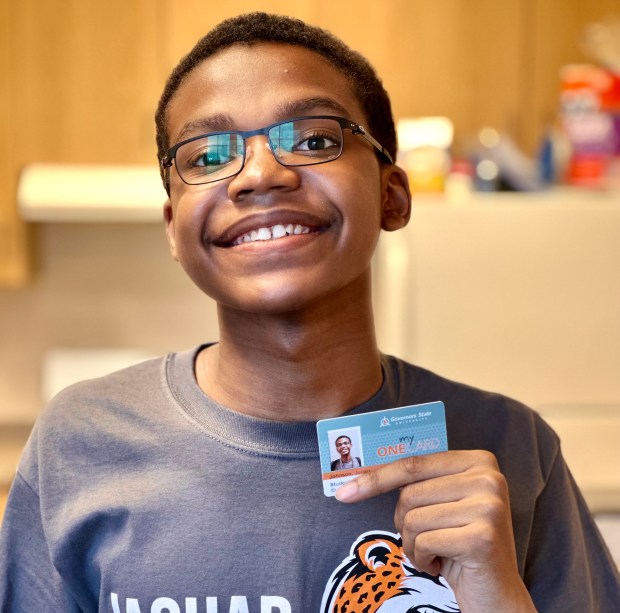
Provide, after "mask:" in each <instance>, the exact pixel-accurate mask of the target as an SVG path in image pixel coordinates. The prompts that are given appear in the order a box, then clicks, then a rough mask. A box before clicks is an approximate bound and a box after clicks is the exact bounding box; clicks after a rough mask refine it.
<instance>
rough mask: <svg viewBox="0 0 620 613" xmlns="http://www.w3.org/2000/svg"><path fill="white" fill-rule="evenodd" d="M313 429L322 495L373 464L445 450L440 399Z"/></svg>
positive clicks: (342, 419)
mask: <svg viewBox="0 0 620 613" xmlns="http://www.w3.org/2000/svg"><path fill="white" fill-rule="evenodd" d="M316 429H317V434H318V437H319V453H320V455H321V473H322V474H323V493H324V494H325V495H326V496H334V495H335V493H336V490H337V489H338V488H339V487H340V486H341V485H343V484H344V483H346V482H347V481H350V480H351V479H355V477H357V476H358V475H361V474H362V473H364V472H366V471H368V470H371V469H372V467H373V466H375V465H377V464H387V463H389V462H393V461H394V460H398V459H399V458H403V457H406V456H411V455H425V454H428V453H436V452H438V451H447V449H448V436H447V433H446V414H445V409H444V404H443V402H439V401H438V402H429V403H426V404H416V405H412V406H408V407H400V408H398V409H387V410H385V411H376V412H374V413H364V414H363V415H345V416H344V417H334V418H332V419H322V420H320V421H318V422H317V424H316Z"/></svg>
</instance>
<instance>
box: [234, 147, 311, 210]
mask: <svg viewBox="0 0 620 613" xmlns="http://www.w3.org/2000/svg"><path fill="white" fill-rule="evenodd" d="M245 148H246V151H245V164H244V165H243V168H242V169H241V172H240V173H239V174H237V175H235V176H234V177H233V178H232V180H231V182H230V183H229V185H228V195H229V197H230V198H231V200H241V199H243V198H247V197H248V196H249V195H252V194H253V195H264V194H269V193H273V192H274V191H290V190H293V189H296V188H297V187H298V186H299V180H300V178H299V173H298V172H297V170H296V169H295V168H293V167H291V166H283V165H282V164H280V163H279V162H278V161H277V160H276V158H275V155H274V152H273V151H272V150H271V147H270V145H269V141H268V139H267V137H266V136H263V135H256V136H252V137H250V138H248V139H247V140H246V143H245Z"/></svg>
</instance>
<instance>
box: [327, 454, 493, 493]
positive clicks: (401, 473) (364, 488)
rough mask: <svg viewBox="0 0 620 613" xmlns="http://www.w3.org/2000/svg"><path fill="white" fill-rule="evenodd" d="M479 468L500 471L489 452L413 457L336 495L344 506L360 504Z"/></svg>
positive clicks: (368, 475)
mask: <svg viewBox="0 0 620 613" xmlns="http://www.w3.org/2000/svg"><path fill="white" fill-rule="evenodd" d="M478 465H485V466H489V467H495V469H497V461H496V460H495V456H493V454H491V453H489V452H487V451H443V452H440V453H434V454H429V455H423V456H409V457H407V458H402V459H400V460H396V461H395V462H392V463H390V464H383V465H381V466H378V467H377V468H376V469H375V470H373V471H370V472H367V473H364V474H362V475H360V476H359V477H358V478H357V479H354V480H352V481H349V482H348V483H346V484H345V485H343V486H341V487H340V488H339V489H338V490H337V491H336V498H337V499H338V500H340V501H341V502H358V501H360V500H365V499H367V498H372V497H373V496H377V495H379V494H384V493H385V492H389V491H391V490H395V489H398V488H400V487H404V486H405V485H409V484H411V483H418V482H420V481H424V480H427V479H432V478H435V477H441V476H444V475H448V474H455V473H461V472H465V471H466V470H468V469H471V468H472V467H474V466H478Z"/></svg>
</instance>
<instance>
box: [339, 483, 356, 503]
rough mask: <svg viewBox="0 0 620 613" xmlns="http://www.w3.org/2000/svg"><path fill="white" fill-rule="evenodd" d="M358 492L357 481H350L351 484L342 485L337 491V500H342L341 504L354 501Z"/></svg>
mask: <svg viewBox="0 0 620 613" xmlns="http://www.w3.org/2000/svg"><path fill="white" fill-rule="evenodd" d="M357 490H358V487H357V481H349V483H345V484H344V485H341V486H340V487H339V488H338V489H337V490H336V500H340V502H349V501H351V500H353V498H354V497H355V494H357Z"/></svg>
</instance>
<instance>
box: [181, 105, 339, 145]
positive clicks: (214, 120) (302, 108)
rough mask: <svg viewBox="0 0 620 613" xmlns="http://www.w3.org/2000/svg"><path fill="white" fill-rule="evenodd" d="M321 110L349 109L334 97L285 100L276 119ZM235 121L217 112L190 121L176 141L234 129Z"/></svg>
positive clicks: (328, 111) (333, 111)
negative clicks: (189, 136)
mask: <svg viewBox="0 0 620 613" xmlns="http://www.w3.org/2000/svg"><path fill="white" fill-rule="evenodd" d="M319 111H323V112H327V113H337V114H338V115H344V116H345V117H347V116H348V115H349V111H347V109H346V108H345V107H344V106H343V105H342V104H340V102H338V101H336V100H334V99H333V98H329V97H323V96H315V97H311V98H302V99H300V100H293V101H291V102H284V103H282V104H280V105H278V106H277V107H276V111H275V117H276V118H277V119H276V121H280V120H284V119H287V118H290V117H300V116H303V115H308V114H317V113H319ZM234 129H235V128H234V123H233V120H232V117H231V116H230V115H226V114H224V113H217V114H215V115H210V116H209V117H201V118H200V119H195V120H192V121H188V122H187V123H186V124H185V125H184V126H183V127H182V128H181V130H180V132H179V133H178V134H177V135H176V138H175V139H174V142H175V143H178V142H180V141H182V140H183V139H184V138H185V137H186V136H187V135H188V134H192V133H193V134H207V133H209V132H226V131H229V130H234Z"/></svg>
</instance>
